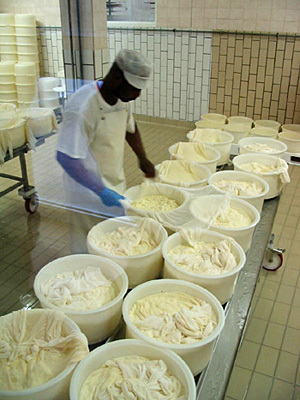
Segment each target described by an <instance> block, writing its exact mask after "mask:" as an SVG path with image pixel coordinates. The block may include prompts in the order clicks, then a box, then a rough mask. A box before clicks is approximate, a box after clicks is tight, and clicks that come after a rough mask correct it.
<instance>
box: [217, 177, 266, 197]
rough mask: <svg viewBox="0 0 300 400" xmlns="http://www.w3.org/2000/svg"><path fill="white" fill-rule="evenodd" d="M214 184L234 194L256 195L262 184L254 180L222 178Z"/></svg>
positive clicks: (261, 189)
mask: <svg viewBox="0 0 300 400" xmlns="http://www.w3.org/2000/svg"><path fill="white" fill-rule="evenodd" d="M214 186H216V187H217V188H218V189H220V190H223V191H224V192H228V193H230V194H233V195H234V196H256V195H258V194H261V193H262V192H263V188H262V186H261V185H258V184H257V183H255V182H246V181H237V180H225V179H223V180H221V181H219V182H216V183H214Z"/></svg>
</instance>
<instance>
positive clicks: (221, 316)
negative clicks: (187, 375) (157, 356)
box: [122, 279, 225, 351]
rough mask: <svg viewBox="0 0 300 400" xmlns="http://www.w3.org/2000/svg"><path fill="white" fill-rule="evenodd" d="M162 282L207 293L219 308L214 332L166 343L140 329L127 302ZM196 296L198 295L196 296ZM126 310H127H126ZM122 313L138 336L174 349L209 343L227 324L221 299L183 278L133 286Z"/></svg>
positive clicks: (156, 344)
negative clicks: (200, 336)
mask: <svg viewBox="0 0 300 400" xmlns="http://www.w3.org/2000/svg"><path fill="white" fill-rule="evenodd" d="M162 283H165V284H166V285H172V284H174V283H176V284H179V285H183V286H188V287H192V288H194V289H197V290H198V291H200V292H202V293H204V294H205V295H206V297H208V298H209V299H210V304H213V305H214V307H215V308H216V309H217V310H218V324H217V326H216V328H215V329H214V330H213V332H212V333H211V334H210V335H209V336H208V337H206V338H204V339H201V340H199V341H197V342H194V343H184V344H174V343H165V342H161V341H159V340H157V339H153V338H151V337H150V336H147V335H146V334H144V333H143V332H142V331H141V330H140V329H138V328H137V327H136V326H135V325H134V323H133V322H132V321H131V319H130V317H129V309H128V308H129V307H128V306H127V304H128V303H129V300H130V299H131V297H132V296H134V294H135V291H137V290H139V291H140V290H143V289H144V287H145V286H155V285H161V284H162ZM175 291H176V292H178V291H179V289H176V290H173V292H175ZM166 293H168V292H166ZM147 296H151V295H147ZM147 296H144V297H147ZM194 297H196V296H194ZM141 298H142V297H141ZM205 301H206V300H205ZM125 310H126V312H125ZM125 314H126V315H125ZM122 315H123V318H124V321H125V324H126V325H127V326H130V329H131V330H132V331H134V333H135V334H136V335H137V336H141V337H142V338H143V340H145V342H148V343H151V344H153V345H154V346H157V347H163V348H167V349H170V350H173V351H180V350H192V349H196V348H198V347H203V346H205V345H206V344H208V343H211V342H212V341H214V340H215V339H216V338H217V337H218V335H219V334H220V333H221V331H222V329H223V327H224V324H225V312H224V309H223V307H222V305H221V303H220V301H219V300H218V299H217V298H216V296H214V295H213V294H212V293H211V292H209V291H208V290H206V289H204V288H203V287H202V286H199V285H197V284H195V283H192V282H188V281H184V280H182V279H155V280H152V281H148V282H144V283H141V284H140V285H138V286H136V287H135V288H133V289H132V290H131V291H130V292H129V293H128V294H127V296H126V297H125V299H124V301H123V306H122ZM128 321H129V324H128Z"/></svg>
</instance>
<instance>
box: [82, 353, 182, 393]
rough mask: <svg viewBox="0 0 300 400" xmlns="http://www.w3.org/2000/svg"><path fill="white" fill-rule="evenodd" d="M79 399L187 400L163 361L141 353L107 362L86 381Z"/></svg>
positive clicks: (179, 384)
mask: <svg viewBox="0 0 300 400" xmlns="http://www.w3.org/2000/svg"><path fill="white" fill-rule="evenodd" d="M80 400H186V396H185V394H184V390H183V388H182V385H181V383H180V382H179V380H178V379H177V378H176V377H175V376H174V375H172V374H170V373H169V372H168V369H167V366H166V364H165V363H164V362H163V361H162V360H149V359H147V358H145V357H140V356H126V357H118V358H115V359H114V360H109V361H106V362H105V363H104V364H103V365H102V366H101V367H100V368H98V369H97V370H95V371H93V372H92V373H91V374H90V375H89V376H88V377H87V379H86V380H85V382H84V383H83V385H82V388H81V391H80Z"/></svg>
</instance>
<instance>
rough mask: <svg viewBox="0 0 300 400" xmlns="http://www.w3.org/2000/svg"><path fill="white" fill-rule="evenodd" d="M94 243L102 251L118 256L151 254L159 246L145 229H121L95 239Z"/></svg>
mask: <svg viewBox="0 0 300 400" xmlns="http://www.w3.org/2000/svg"><path fill="white" fill-rule="evenodd" d="M93 243H94V244H95V245H96V246H97V247H99V248H100V249H102V250H105V251H107V252H109V253H111V254H114V255H117V256H136V255H139V254H145V253H149V252H150V251H152V250H153V249H155V248H156V247H157V246H158V243H157V242H156V240H155V238H154V237H153V236H152V235H150V233H149V232H148V231H147V230H146V229H144V227H143V225H142V226H141V227H140V228H136V227H130V228H122V227H119V228H118V229H117V230H115V231H114V232H110V233H106V234H104V233H103V234H102V235H99V237H98V238H96V237H95V236H94V237H93Z"/></svg>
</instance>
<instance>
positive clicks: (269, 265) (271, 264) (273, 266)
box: [262, 253, 283, 271]
mask: <svg viewBox="0 0 300 400" xmlns="http://www.w3.org/2000/svg"><path fill="white" fill-rule="evenodd" d="M282 263H283V255H282V254H276V253H274V254H273V260H272V261H266V260H265V262H264V264H263V266H262V267H263V269H266V270H267V271H277V270H278V268H280V267H281V266H282Z"/></svg>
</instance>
